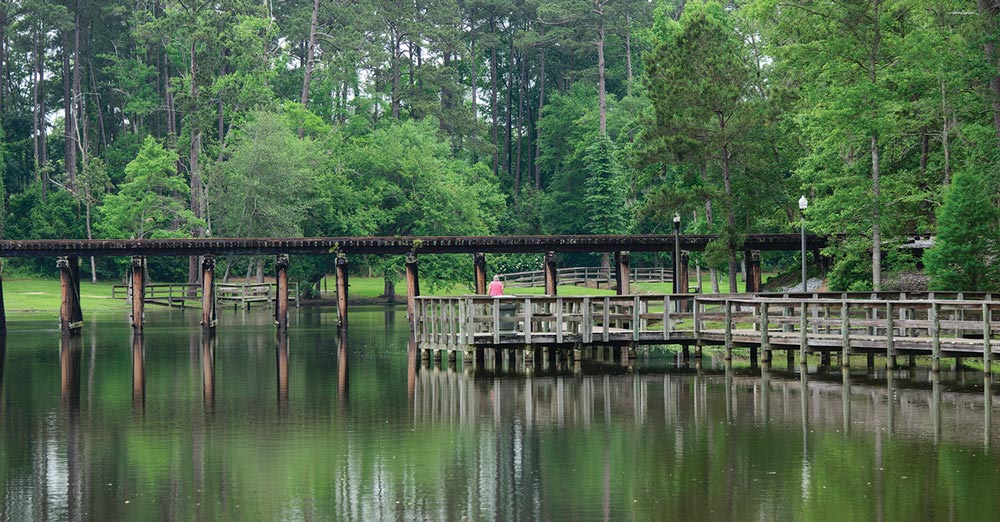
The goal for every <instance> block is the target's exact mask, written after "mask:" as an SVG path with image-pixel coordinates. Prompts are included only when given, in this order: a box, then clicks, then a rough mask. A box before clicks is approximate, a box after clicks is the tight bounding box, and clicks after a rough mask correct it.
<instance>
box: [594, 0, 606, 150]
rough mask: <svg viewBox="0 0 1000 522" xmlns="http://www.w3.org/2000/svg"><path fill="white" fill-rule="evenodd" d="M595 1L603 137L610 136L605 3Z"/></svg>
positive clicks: (598, 86) (601, 131)
mask: <svg viewBox="0 0 1000 522" xmlns="http://www.w3.org/2000/svg"><path fill="white" fill-rule="evenodd" d="M606 1H607V0H595V2H594V10H595V11H596V12H597V103H598V108H599V111H600V124H599V126H598V130H599V131H600V133H601V136H607V134H608V100H607V93H605V89H604V2H606Z"/></svg>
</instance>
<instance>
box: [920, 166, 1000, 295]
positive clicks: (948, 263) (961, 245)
mask: <svg viewBox="0 0 1000 522" xmlns="http://www.w3.org/2000/svg"><path fill="white" fill-rule="evenodd" d="M986 185H987V184H986V182H985V180H984V179H983V177H982V176H979V175H977V174H974V173H971V172H960V173H958V174H956V175H955V179H954V182H953V183H952V184H951V186H950V187H949V188H948V191H947V193H946V194H945V197H944V204H943V205H942V206H941V207H939V208H938V211H937V219H938V231H937V236H936V237H935V240H934V247H933V248H931V249H930V250H928V251H927V252H926V253H925V254H924V264H925V265H926V269H927V274H928V275H929V276H930V278H931V289H932V290H953V291H987V292H988V291H995V290H997V288H1000V259H997V257H996V252H997V246H998V245H1000V233H998V230H997V221H998V219H1000V210H997V208H996V206H994V205H993V202H992V201H990V194H991V193H995V191H993V190H988V187H987V186H986Z"/></svg>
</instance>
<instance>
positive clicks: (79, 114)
mask: <svg viewBox="0 0 1000 522" xmlns="http://www.w3.org/2000/svg"><path fill="white" fill-rule="evenodd" d="M82 12H83V3H82V2H81V0H76V13H75V15H74V19H73V86H72V88H71V89H70V90H71V92H72V94H73V101H74V104H71V105H70V112H74V108H75V113H74V115H73V125H72V128H73V130H72V136H73V145H75V146H76V149H75V150H74V151H73V166H72V170H70V169H69V167H67V172H71V173H72V174H73V175H72V176H70V179H69V184H70V187H72V188H75V187H76V176H77V166H76V158H77V153H79V157H80V163H81V164H82V163H83V162H84V161H86V160H87V154H86V152H87V141H86V140H85V139H82V138H83V137H85V136H86V133H83V136H81V131H80V120H81V119H82V120H83V125H84V128H86V125H87V122H86V118H87V115H86V113H85V111H84V107H85V106H86V105H85V104H84V101H83V87H82V82H81V75H82V73H81V69H82V66H81V65H80V31H81V27H80V26H81V20H80V18H81V14H80V13H82ZM66 163H67V165H68V164H69V160H67V161H66Z"/></svg>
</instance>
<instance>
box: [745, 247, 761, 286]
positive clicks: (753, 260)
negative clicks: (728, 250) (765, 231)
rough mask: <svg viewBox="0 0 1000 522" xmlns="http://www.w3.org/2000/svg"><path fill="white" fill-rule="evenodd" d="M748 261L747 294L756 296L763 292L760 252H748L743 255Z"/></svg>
mask: <svg viewBox="0 0 1000 522" xmlns="http://www.w3.org/2000/svg"><path fill="white" fill-rule="evenodd" d="M743 258H744V260H745V261H746V267H747V273H746V282H747V283H746V285H747V286H746V292H747V293H748V294H756V293H759V292H760V291H761V272H760V250H747V251H746V252H744V254H743Z"/></svg>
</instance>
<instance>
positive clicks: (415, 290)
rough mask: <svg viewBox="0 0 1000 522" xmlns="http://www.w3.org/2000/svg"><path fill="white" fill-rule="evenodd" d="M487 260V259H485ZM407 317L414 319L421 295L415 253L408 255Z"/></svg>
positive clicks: (477, 283)
mask: <svg viewBox="0 0 1000 522" xmlns="http://www.w3.org/2000/svg"><path fill="white" fill-rule="evenodd" d="M484 262H485V259H484ZM405 266H406V317H407V319H409V320H410V321H412V320H413V314H414V313H416V306H417V304H416V303H417V301H416V298H417V297H419V296H420V271H419V269H418V265H417V256H416V255H415V254H407V255H406V262H405ZM476 285H477V286H478V285H479V279H478V274H477V279H476Z"/></svg>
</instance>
